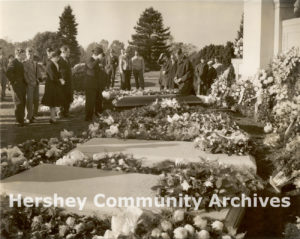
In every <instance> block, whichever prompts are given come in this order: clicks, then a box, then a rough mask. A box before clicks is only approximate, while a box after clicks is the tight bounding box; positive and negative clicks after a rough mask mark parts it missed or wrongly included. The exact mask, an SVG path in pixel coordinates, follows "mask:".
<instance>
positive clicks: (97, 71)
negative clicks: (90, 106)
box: [85, 57, 104, 90]
mask: <svg viewBox="0 0 300 239" xmlns="http://www.w3.org/2000/svg"><path fill="white" fill-rule="evenodd" d="M99 64H100V60H99V59H97V60H95V59H94V58H93V57H90V58H89V59H88V60H87V62H86V68H87V70H86V75H87V78H86V84H85V87H86V89H97V90H101V89H104V79H103V75H102V73H101V68H100V66H99Z"/></svg>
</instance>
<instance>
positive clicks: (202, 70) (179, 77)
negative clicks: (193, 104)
mask: <svg viewBox="0 0 300 239" xmlns="http://www.w3.org/2000/svg"><path fill="white" fill-rule="evenodd" d="M158 64H159V65H160V66H161V71H160V77H159V85H160V89H161V90H165V89H175V88H178V89H179V94H181V95H189V94H197V95H208V94H209V93H210V88H211V85H212V84H213V82H214V80H215V79H216V78H217V76H219V75H220V74H221V73H222V72H223V70H224V69H223V65H222V64H221V63H220V61H219V59H218V58H215V62H213V61H212V60H211V61H208V62H207V63H206V62H205V60H204V59H201V60H200V63H199V64H198V65H196V67H195V68H194V67H193V65H192V63H191V62H190V60H189V59H188V57H186V56H185V55H184V54H183V52H182V50H181V49H179V50H177V51H176V53H175V54H171V55H168V54H165V53H163V54H161V55H160V57H159V59H158Z"/></svg>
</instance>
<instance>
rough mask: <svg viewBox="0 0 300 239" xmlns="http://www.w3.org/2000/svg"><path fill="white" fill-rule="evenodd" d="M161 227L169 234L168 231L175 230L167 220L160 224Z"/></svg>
mask: <svg viewBox="0 0 300 239" xmlns="http://www.w3.org/2000/svg"><path fill="white" fill-rule="evenodd" d="M160 226H161V228H162V230H163V231H164V232H167V231H170V230H172V229H173V225H172V223H171V222H170V221H167V220H163V221H162V222H161V223H160Z"/></svg>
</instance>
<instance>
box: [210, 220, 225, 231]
mask: <svg viewBox="0 0 300 239" xmlns="http://www.w3.org/2000/svg"><path fill="white" fill-rule="evenodd" d="M211 226H212V228H213V229H214V230H216V231H223V227H224V224H223V223H222V222H220V221H218V220H216V221H214V222H213V223H212V224H211Z"/></svg>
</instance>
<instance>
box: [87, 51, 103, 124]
mask: <svg viewBox="0 0 300 239" xmlns="http://www.w3.org/2000/svg"><path fill="white" fill-rule="evenodd" d="M102 53H103V49H102V48H101V47H96V48H95V49H94V50H93V55H92V56H91V57H90V58H89V59H88V61H87V63H86V66H87V72H86V74H87V78H86V85H85V96H86V101H85V120H86V121H91V120H93V116H94V114H96V113H100V112H101V110H102V95H101V93H102V90H103V88H104V83H105V82H103V76H102V74H101V69H100V66H99V64H100V63H101V59H102Z"/></svg>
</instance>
